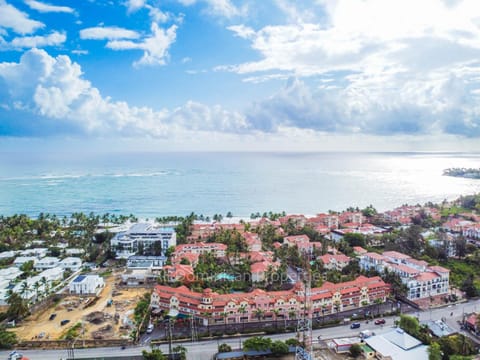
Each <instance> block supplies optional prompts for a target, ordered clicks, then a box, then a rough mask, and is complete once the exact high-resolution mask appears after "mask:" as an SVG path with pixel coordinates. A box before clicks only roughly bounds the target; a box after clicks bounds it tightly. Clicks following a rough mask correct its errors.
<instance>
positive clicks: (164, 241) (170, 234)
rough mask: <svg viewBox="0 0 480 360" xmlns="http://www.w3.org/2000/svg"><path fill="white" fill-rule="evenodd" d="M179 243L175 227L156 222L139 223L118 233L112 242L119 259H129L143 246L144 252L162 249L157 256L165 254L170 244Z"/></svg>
mask: <svg viewBox="0 0 480 360" xmlns="http://www.w3.org/2000/svg"><path fill="white" fill-rule="evenodd" d="M176 244H177V236H176V233H175V230H174V228H173V227H169V226H160V225H157V224H154V223H137V224H134V225H132V226H131V227H130V229H128V230H127V231H124V232H119V233H118V234H116V235H115V236H114V237H113V239H112V240H111V242H110V245H111V247H112V249H113V250H114V251H115V252H116V255H117V259H128V258H129V257H130V256H133V255H136V254H137V252H138V251H139V250H140V249H141V248H143V252H144V254H147V253H151V252H152V251H154V250H155V248H157V249H160V251H159V253H158V254H153V255H156V256H165V253H166V251H167V249H168V248H169V247H170V246H175V245H176Z"/></svg>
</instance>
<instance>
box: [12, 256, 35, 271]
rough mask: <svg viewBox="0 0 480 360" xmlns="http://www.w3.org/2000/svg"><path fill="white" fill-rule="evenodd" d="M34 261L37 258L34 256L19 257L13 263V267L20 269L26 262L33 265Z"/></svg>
mask: <svg viewBox="0 0 480 360" xmlns="http://www.w3.org/2000/svg"><path fill="white" fill-rule="evenodd" d="M36 260H37V257H35V256H19V257H17V258H16V259H15V260H14V261H13V265H15V266H16V267H18V268H20V267H22V266H23V265H24V264H26V263H27V262H29V261H32V262H34V263H35V261H36Z"/></svg>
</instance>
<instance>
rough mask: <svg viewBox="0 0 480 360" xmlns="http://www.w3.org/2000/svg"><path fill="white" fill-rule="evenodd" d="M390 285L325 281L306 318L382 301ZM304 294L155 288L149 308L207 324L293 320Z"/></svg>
mask: <svg viewBox="0 0 480 360" xmlns="http://www.w3.org/2000/svg"><path fill="white" fill-rule="evenodd" d="M389 294H390V285H388V284H386V283H385V282H383V280H382V279H381V278H380V277H378V276H377V277H373V278H367V277H364V276H360V277H358V278H357V279H355V280H354V281H349V282H345V283H340V284H333V283H329V282H326V283H324V284H323V286H322V287H320V288H313V289H312V290H311V303H312V308H311V309H308V310H307V311H308V312H309V315H310V316H313V317H320V316H323V315H328V314H332V313H336V312H340V311H344V310H349V309H354V308H358V307H362V306H366V305H369V304H372V303H374V302H375V301H376V300H377V299H380V300H381V301H386V298H387V296H388V295H389ZM304 301H305V293H304V288H303V284H302V283H300V282H299V283H297V284H296V285H295V287H294V288H293V289H291V290H284V291H264V290H260V289H255V290H253V291H252V292H248V293H233V294H217V293H214V292H212V291H211V290H210V289H205V290H204V291H203V292H201V293H200V292H194V291H191V290H190V289H189V288H187V287H186V286H181V287H178V288H172V287H169V286H164V285H157V286H156V287H155V289H154V291H153V293H152V297H151V306H152V308H153V309H160V310H163V311H165V312H166V313H168V312H170V311H172V310H173V311H178V312H180V313H182V314H184V315H191V316H194V317H197V318H201V319H203V320H204V322H209V323H241V322H248V321H258V320H259V319H265V320H275V319H279V320H280V319H295V318H297V317H298V314H299V312H301V311H303V310H304Z"/></svg>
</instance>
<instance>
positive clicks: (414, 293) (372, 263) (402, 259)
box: [360, 251, 450, 301]
mask: <svg viewBox="0 0 480 360" xmlns="http://www.w3.org/2000/svg"><path fill="white" fill-rule="evenodd" d="M360 268H361V269H363V270H369V269H375V270H376V271H378V272H380V273H383V272H384V271H385V270H388V271H391V272H395V273H396V274H398V275H399V276H400V278H401V279H402V282H403V283H404V284H405V285H406V286H407V288H408V293H407V298H408V299H409V300H413V301H415V300H419V299H424V298H429V297H433V296H438V295H446V294H448V292H449V275H450V270H448V269H445V268H443V267H441V266H428V263H427V262H425V261H422V260H416V259H413V258H411V257H410V256H408V255H405V254H402V253H399V252H397V251H385V252H384V253H383V254H377V253H372V252H370V253H366V254H364V255H362V256H361V258H360Z"/></svg>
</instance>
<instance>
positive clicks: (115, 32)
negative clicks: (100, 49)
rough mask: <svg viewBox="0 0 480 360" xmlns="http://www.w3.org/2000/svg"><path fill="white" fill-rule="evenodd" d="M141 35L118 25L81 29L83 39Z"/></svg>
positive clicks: (134, 37)
mask: <svg viewBox="0 0 480 360" xmlns="http://www.w3.org/2000/svg"><path fill="white" fill-rule="evenodd" d="M139 37H140V35H139V34H138V33H137V32H136V31H133V30H128V29H124V28H120V27H116V26H97V27H91V28H86V29H82V30H80V38H81V39H91V40H104V39H107V40H114V39H138V38H139Z"/></svg>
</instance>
